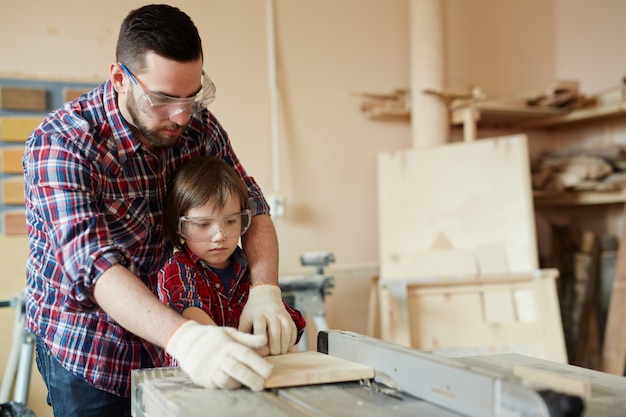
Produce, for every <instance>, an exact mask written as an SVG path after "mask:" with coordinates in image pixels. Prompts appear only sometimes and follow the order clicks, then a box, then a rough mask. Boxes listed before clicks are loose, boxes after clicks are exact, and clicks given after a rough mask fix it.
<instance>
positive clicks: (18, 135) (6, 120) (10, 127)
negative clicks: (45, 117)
mask: <svg viewBox="0 0 626 417" xmlns="http://www.w3.org/2000/svg"><path fill="white" fill-rule="evenodd" d="M41 119H42V118H41V117H0V140H1V141H3V142H22V143H23V142H26V139H27V138H28V136H29V135H30V133H31V132H32V131H33V130H35V129H36V128H37V126H39V124H40V123H41Z"/></svg>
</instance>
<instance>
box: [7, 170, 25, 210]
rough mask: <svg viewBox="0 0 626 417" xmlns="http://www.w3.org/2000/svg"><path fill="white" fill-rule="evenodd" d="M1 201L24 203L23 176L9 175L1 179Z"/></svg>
mask: <svg viewBox="0 0 626 417" xmlns="http://www.w3.org/2000/svg"><path fill="white" fill-rule="evenodd" d="M2 202H3V203H4V204H22V205H23V204H24V177H9V178H4V179H3V180H2Z"/></svg>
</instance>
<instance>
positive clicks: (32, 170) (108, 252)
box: [23, 81, 269, 397]
mask: <svg viewBox="0 0 626 417" xmlns="http://www.w3.org/2000/svg"><path fill="white" fill-rule="evenodd" d="M199 155H213V156H216V157H220V158H222V159H224V160H225V161H226V162H228V163H229V164H230V165H232V166H233V167H235V169H236V170H237V171H238V172H239V174H240V175H241V177H242V178H243V180H244V182H245V183H246V185H247V186H248V191H249V192H250V206H251V209H252V211H253V213H254V214H259V213H268V212H269V208H268V206H267V203H266V201H265V199H264V198H263V195H262V193H261V190H260V188H259V187H258V185H257V184H256V182H255V181H254V179H253V178H252V177H250V176H248V175H247V174H246V172H245V170H244V169H243V167H242V166H241V164H240V163H239V160H238V159H237V156H236V155H235V153H234V151H233V149H232V147H231V144H230V141H229V139H228V135H227V134H226V132H225V131H224V130H223V128H222V127H221V126H220V124H219V122H218V121H217V120H216V119H215V116H213V114H211V113H210V112H208V111H204V112H202V113H200V114H198V115H196V116H194V117H193V118H192V119H191V120H190V122H189V127H188V129H187V130H186V132H185V133H184V135H183V136H182V137H181V138H180V140H179V142H178V143H177V144H176V146H174V147H172V148H169V149H165V150H163V152H162V153H161V155H160V156H155V155H154V154H152V153H150V152H148V151H146V150H145V149H144V148H143V147H142V146H141V144H140V143H139V141H138V140H137V138H136V137H135V136H134V135H133V133H132V132H131V130H130V128H129V127H128V125H127V124H126V122H125V121H124V119H123V118H122V115H121V113H120V111H119V109H118V107H117V95H116V92H115V90H114V89H113V86H112V85H111V83H110V81H106V82H105V83H103V84H102V85H100V86H99V87H97V88H96V89H94V90H93V91H91V92H90V93H88V94H86V95H84V96H82V97H80V98H78V99H77V100H75V101H73V102H71V103H67V104H66V105H65V106H64V107H63V108H61V109H59V110H57V111H54V112H52V113H50V114H49V115H48V116H47V117H46V118H45V119H44V120H43V122H42V123H41V125H40V126H39V127H38V128H37V129H35V130H34V131H33V133H32V134H31V135H30V137H29V138H28V140H27V142H26V149H25V152H24V157H23V166H24V194H25V203H26V221H27V228H28V235H29V237H30V255H29V258H28V262H27V268H26V281H27V283H26V284H27V285H26V314H27V326H28V329H29V330H30V331H31V332H32V333H34V334H35V335H37V336H39V337H41V338H43V339H44V340H45V341H46V343H47V345H48V346H49V348H50V350H51V351H52V352H53V354H54V355H55V356H56V358H57V359H58V360H59V361H60V362H61V364H62V365H63V366H64V367H65V368H66V369H68V370H69V371H71V372H72V373H74V374H76V375H78V376H79V377H81V378H84V379H85V380H86V381H87V382H88V383H90V384H92V385H93V386H95V387H97V388H100V389H102V390H104V391H108V392H111V393H114V394H118V395H121V396H124V397H129V396H130V388H131V379H130V378H131V370H133V369H136V368H139V367H140V364H141V356H142V350H143V351H144V352H146V351H147V353H148V355H149V356H150V357H151V358H152V360H153V362H154V364H155V365H158V364H159V363H160V362H159V361H161V360H162V351H161V349H159V348H157V347H156V346H154V345H151V344H150V343H148V342H146V341H144V340H142V339H140V338H139V337H137V336H135V335H134V334H131V333H130V332H127V331H126V330H125V329H123V328H122V327H120V326H119V325H117V324H116V323H115V321H113V319H112V318H111V317H109V316H108V315H107V314H106V313H105V312H104V311H103V310H101V309H100V308H99V307H98V305H97V304H96V302H95V300H94V297H93V289H94V284H95V283H96V281H97V280H98V278H99V277H100V275H101V274H102V273H103V272H104V271H106V270H107V269H108V268H109V267H110V266H112V265H114V264H122V265H124V266H126V267H127V268H128V269H130V270H131V271H132V272H133V273H135V274H136V275H137V276H138V277H139V278H140V279H141V280H142V281H143V282H144V283H145V284H146V285H147V286H148V287H149V288H150V289H151V290H152V291H153V292H154V293H155V294H156V293H157V290H156V279H157V278H156V276H157V272H158V270H159V268H160V267H161V266H162V265H163V264H164V263H165V261H166V260H167V259H168V258H169V257H170V256H171V255H172V248H171V246H169V245H168V244H166V243H165V242H166V239H165V229H164V219H163V197H164V194H165V184H166V181H167V179H168V178H169V176H170V174H171V173H172V172H173V171H174V170H175V169H176V168H177V167H178V166H179V165H181V164H182V163H184V162H185V161H187V160H189V159H191V158H192V157H195V156H199Z"/></svg>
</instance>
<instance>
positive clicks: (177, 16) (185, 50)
mask: <svg viewBox="0 0 626 417" xmlns="http://www.w3.org/2000/svg"><path fill="white" fill-rule="evenodd" d="M149 51H153V52H155V53H156V54H157V55H160V56H162V57H164V58H168V59H173V60H175V61H179V62H189V61H193V60H196V59H198V58H202V41H201V39H200V35H199V34H198V29H197V28H196V26H195V24H194V23H193V21H192V20H191V18H190V17H189V16H188V15H187V14H185V13H184V12H183V11H181V10H180V9H178V8H176V7H173V6H169V5H166V4H151V5H147V6H143V7H140V8H138V9H135V10H133V11H131V12H130V13H129V14H128V16H126V18H125V19H124V21H123V22H122V25H121V27H120V33H119V37H118V39H117V49H116V59H117V62H121V63H123V64H124V65H126V66H127V67H128V68H129V69H130V70H131V71H139V72H140V71H141V69H143V67H144V65H145V55H146V53H147V52H149Z"/></svg>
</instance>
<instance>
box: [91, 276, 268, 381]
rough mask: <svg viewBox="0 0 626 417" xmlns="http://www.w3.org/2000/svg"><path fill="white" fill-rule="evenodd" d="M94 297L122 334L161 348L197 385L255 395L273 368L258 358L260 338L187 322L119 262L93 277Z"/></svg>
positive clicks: (262, 339) (261, 351) (261, 349)
mask: <svg viewBox="0 0 626 417" xmlns="http://www.w3.org/2000/svg"><path fill="white" fill-rule="evenodd" d="M94 297H95V299H96V302H97V303H98V304H99V306H100V307H101V308H102V309H104V311H106V312H107V314H109V315H110V316H111V317H113V319H114V320H115V321H116V322H117V323H119V324H120V325H121V326H122V327H124V328H125V329H126V330H129V331H131V332H133V333H134V334H136V335H137V336H140V337H142V338H144V339H146V340H149V341H150V342H152V343H154V344H156V345H159V346H162V347H163V348H165V350H166V351H167V352H168V353H169V354H171V355H172V356H174V357H175V358H176V359H177V360H178V362H179V364H180V367H181V368H182V369H183V370H184V371H185V372H187V374H189V376H190V377H191V379H192V380H193V381H194V382H195V383H197V384H199V385H202V386H205V387H209V388H213V387H220V388H228V389H234V388H239V387H240V386H241V384H244V385H246V386H248V387H250V388H251V389H253V390H255V391H260V390H262V389H263V386H264V381H265V379H266V378H267V377H268V376H269V375H270V373H271V371H272V366H271V365H270V364H268V363H267V362H265V361H264V360H263V359H262V358H261V356H259V354H267V352H266V348H264V346H265V344H266V343H267V339H266V337H265V336H264V335H250V334H243V333H240V332H238V331H236V330H235V329H233V328H230V327H220V326H215V325H201V324H199V323H197V322H196V321H194V320H188V319H187V318H185V317H183V316H182V315H180V314H178V313H177V312H175V311H174V310H172V309H171V308H169V307H167V306H166V305H165V304H163V303H161V301H159V299H158V298H157V297H156V296H155V295H154V294H152V292H150V290H149V289H148V287H146V286H145V285H144V284H143V283H142V282H141V281H140V280H139V278H137V277H136V276H135V275H133V274H132V273H131V272H130V271H129V270H128V269H126V268H125V267H123V266H121V265H119V264H117V265H113V266H112V267H110V268H109V269H107V270H106V271H105V272H104V273H103V274H102V275H101V276H100V277H99V278H98V280H97V281H96V285H95V287H94ZM254 350H256V352H255V351H254ZM264 352H265V353H264Z"/></svg>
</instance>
